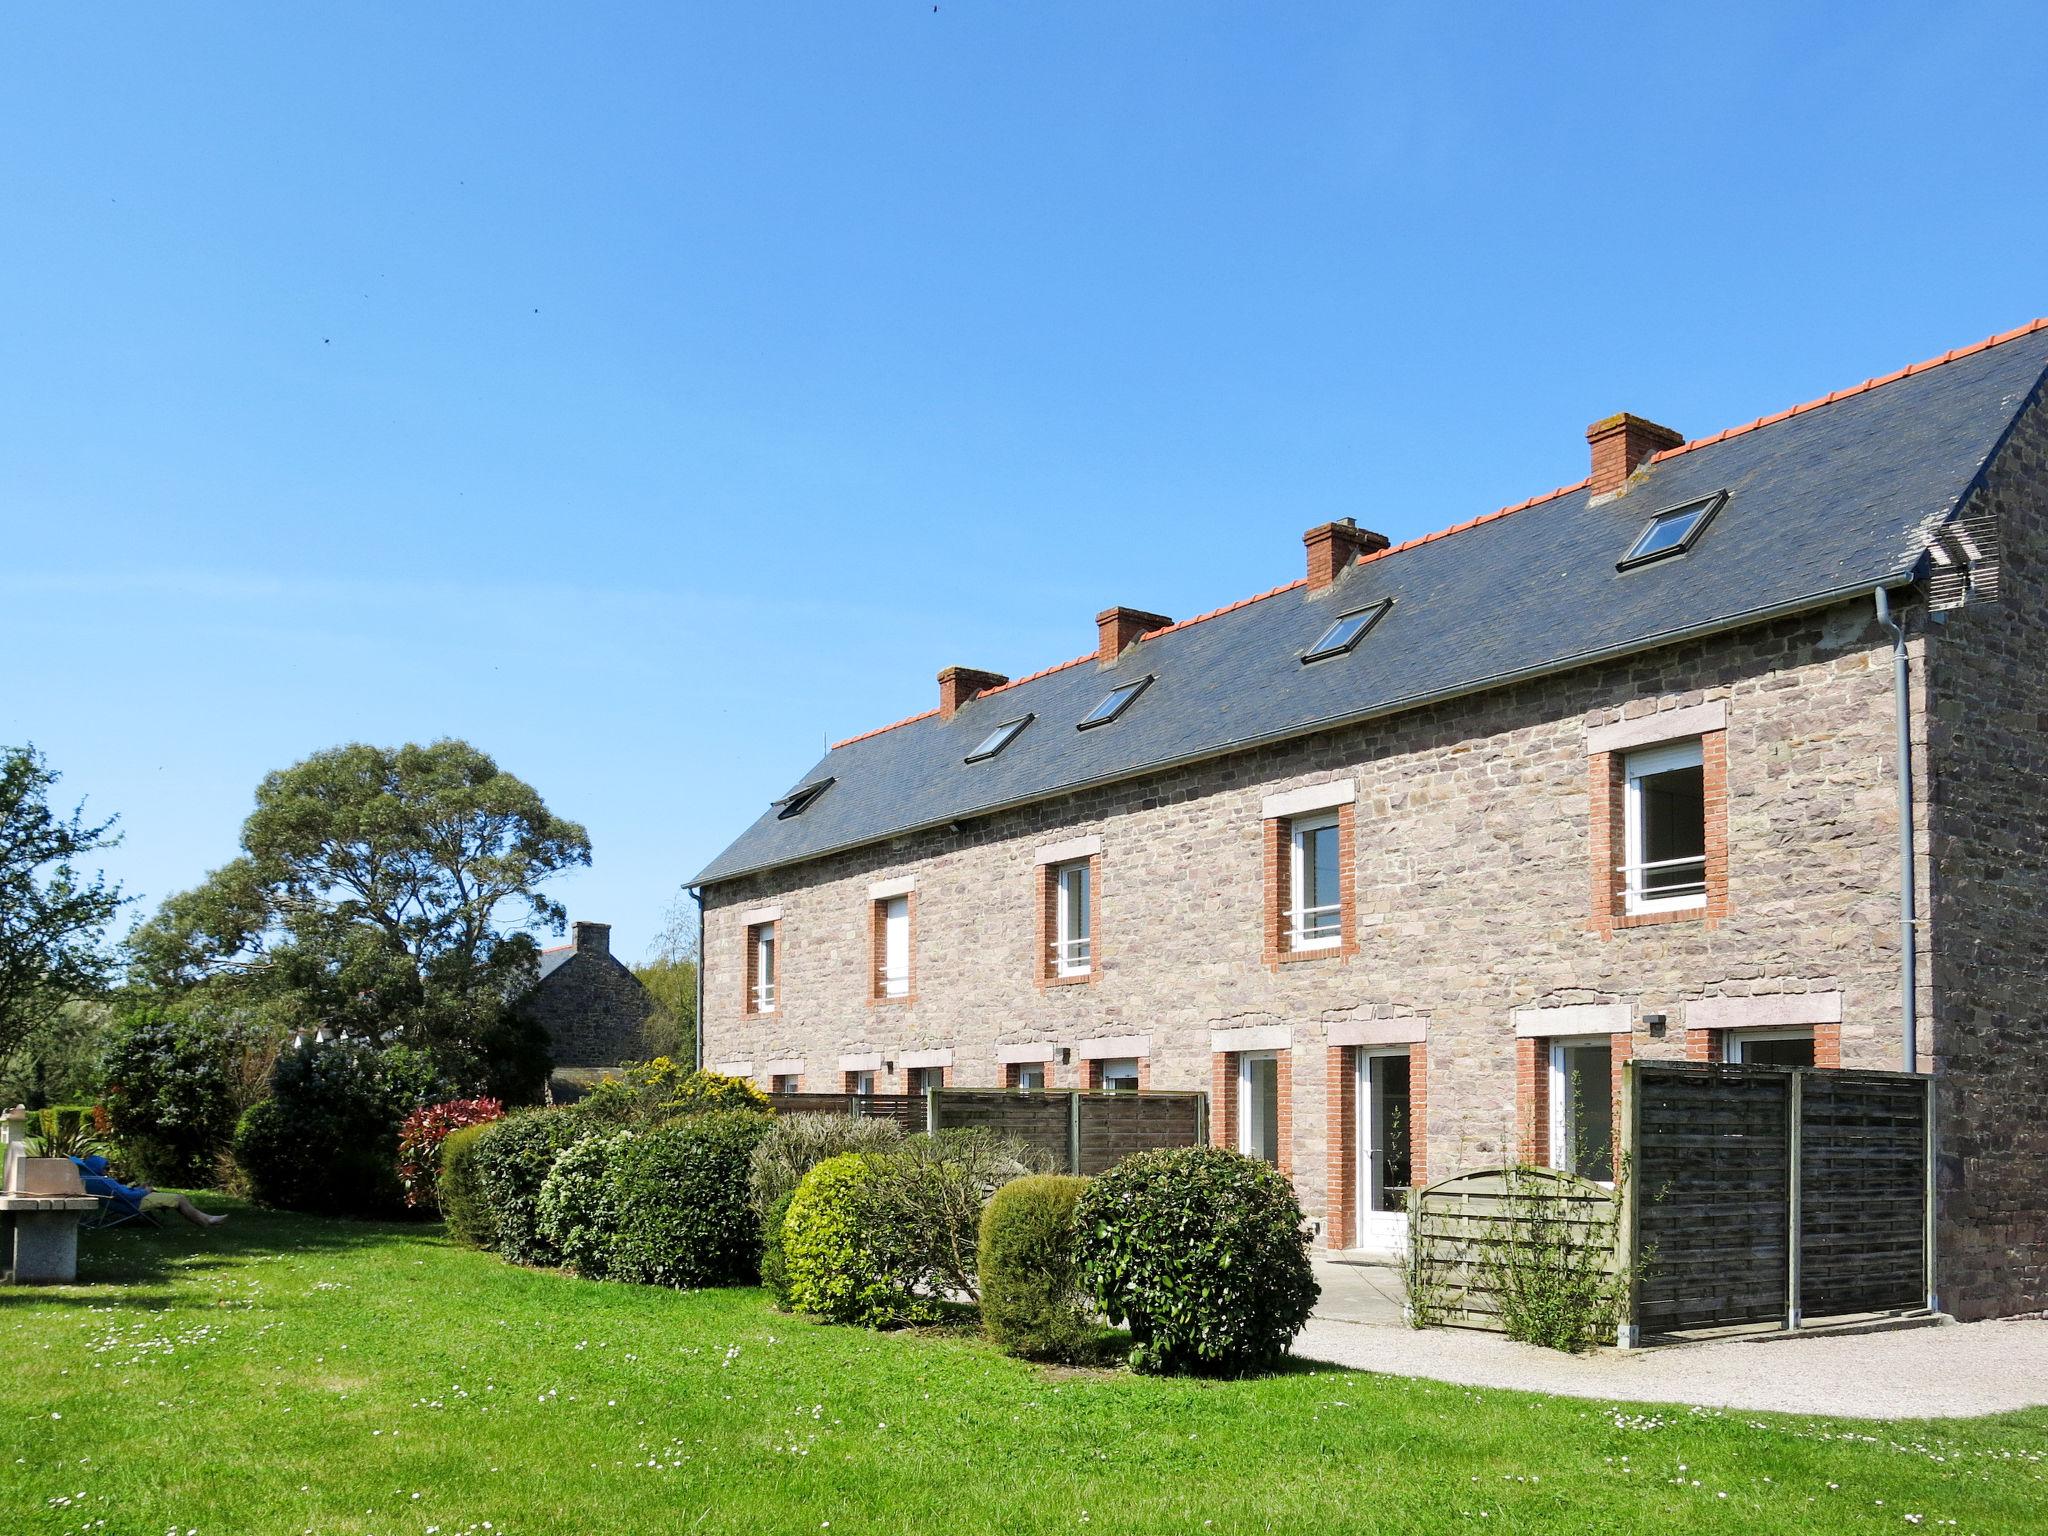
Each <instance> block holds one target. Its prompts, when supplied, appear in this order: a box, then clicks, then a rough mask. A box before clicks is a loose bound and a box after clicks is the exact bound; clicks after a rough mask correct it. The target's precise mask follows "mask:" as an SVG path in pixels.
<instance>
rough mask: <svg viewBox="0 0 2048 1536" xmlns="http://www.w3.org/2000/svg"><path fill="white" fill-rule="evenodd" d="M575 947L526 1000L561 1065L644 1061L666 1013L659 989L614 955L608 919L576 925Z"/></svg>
mask: <svg viewBox="0 0 2048 1536" xmlns="http://www.w3.org/2000/svg"><path fill="white" fill-rule="evenodd" d="M574 931H575V940H574V943H573V944H572V945H571V946H570V947H571V949H572V950H573V953H571V954H570V955H569V956H568V957H567V958H566V959H563V960H561V961H560V963H559V964H557V965H556V966H555V967H554V968H553V969H552V970H550V971H549V972H548V973H547V974H546V975H544V976H543V977H541V979H540V980H539V981H538V982H536V983H535V984H534V988H533V990H532V991H531V992H529V993H527V994H526V996H525V997H523V998H522V999H520V1002H519V1008H520V1011H521V1012H522V1013H525V1014H527V1015H528V1016H530V1017H532V1018H534V1019H537V1020H539V1022H540V1024H541V1027H542V1028H544V1029H545V1030H546V1031H547V1032H548V1044H549V1046H550V1048H551V1049H552V1050H553V1052H554V1057H555V1065H556V1066H557V1067H616V1066H619V1065H620V1064H622V1063H624V1062H629V1061H644V1060H645V1059H646V1058H647V1055H648V1049H647V1027H648V1025H649V1024H650V1023H651V1022H652V1021H653V1020H654V1019H655V1018H656V1016H657V1015H659V1014H660V1013H661V1005H660V1004H659V1003H657V1002H656V1001H655V1000H654V994H652V993H651V992H649V991H648V990H647V989H646V988H645V987H644V986H642V985H641V984H640V978H639V977H637V976H635V975H634V974H633V973H632V972H631V971H630V970H628V969H627V968H626V967H625V966H624V965H623V964H621V963H620V961H619V960H618V959H617V957H615V956H614V955H613V954H612V948H611V927H610V925H609V924H607V923H578V924H576V925H575V930H574Z"/></svg>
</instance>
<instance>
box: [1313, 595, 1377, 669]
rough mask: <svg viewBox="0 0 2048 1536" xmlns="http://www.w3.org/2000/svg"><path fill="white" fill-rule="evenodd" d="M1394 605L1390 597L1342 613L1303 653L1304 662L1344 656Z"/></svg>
mask: <svg viewBox="0 0 2048 1536" xmlns="http://www.w3.org/2000/svg"><path fill="white" fill-rule="evenodd" d="M1393 606H1394V600H1393V599H1392V598H1388V599H1387V600H1386V601H1385V602H1383V603H1374V604H1373V605H1372V606H1371V607H1370V608H1359V609H1356V610H1355V611H1353V612H1351V613H1340V614H1339V615H1337V618H1336V621H1335V622H1334V623H1332V624H1331V625H1330V627H1329V628H1328V629H1326V630H1324V631H1323V637H1322V638H1321V639H1320V640H1318V641H1316V643H1315V644H1314V645H1312V646H1310V647H1309V648H1308V649H1307V650H1305V651H1303V652H1302V653H1301V659H1302V660H1303V661H1304V662H1310V661H1321V660H1322V659H1323V658H1324V657H1326V656H1342V655H1343V654H1344V653H1345V652H1346V651H1348V650H1350V649H1351V648H1352V647H1353V646H1354V645H1356V644H1358V642H1359V641H1361V640H1363V639H1364V638H1365V633H1366V631H1367V630H1369V629H1371V628H1372V627H1373V625H1375V624H1377V623H1379V621H1380V617H1381V615H1383V614H1384V613H1385V612H1386V611H1387V610H1388V609H1389V608H1391V607H1393Z"/></svg>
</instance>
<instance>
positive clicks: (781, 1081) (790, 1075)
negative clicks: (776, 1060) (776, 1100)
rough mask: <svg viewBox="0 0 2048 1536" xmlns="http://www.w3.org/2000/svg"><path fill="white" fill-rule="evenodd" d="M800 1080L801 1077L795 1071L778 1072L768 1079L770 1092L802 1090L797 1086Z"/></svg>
mask: <svg viewBox="0 0 2048 1536" xmlns="http://www.w3.org/2000/svg"><path fill="white" fill-rule="evenodd" d="M798 1081H799V1079H798V1078H797V1075H796V1073H794V1072H778V1073H776V1074H775V1075H774V1076H773V1077H771V1078H769V1079H768V1091H769V1092H770V1093H797V1092H800V1091H801V1090H800V1089H799V1088H798V1086H797V1084H798Z"/></svg>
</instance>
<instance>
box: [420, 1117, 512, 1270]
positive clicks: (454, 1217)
mask: <svg viewBox="0 0 2048 1536" xmlns="http://www.w3.org/2000/svg"><path fill="white" fill-rule="evenodd" d="M497 1123H498V1122H497V1121H495V1120H486V1121H484V1122H483V1123H482V1124H480V1125H465V1126H463V1127H462V1128H461V1129H460V1130H456V1131H450V1132H449V1133H448V1135H447V1136H446V1137H445V1138H444V1139H443V1140H442V1142H441V1177H440V1178H439V1179H438V1180H437V1181H436V1182H435V1193H436V1195H437V1196H438V1197H439V1199H440V1202H441V1219H442V1220H443V1221H445V1222H446V1223H447V1224H448V1235H449V1236H450V1237H453V1238H454V1239H455V1240H456V1241H457V1242H459V1243H467V1244H469V1245H470V1247H472V1248H495V1247H497V1246H498V1224H497V1223H496V1222H495V1221H494V1220H492V1219H491V1206H490V1202H489V1201H488V1200H486V1199H485V1198H484V1192H483V1189H482V1187H481V1185H480V1184H479V1182H478V1178H477V1160H476V1151H477V1144H478V1143H479V1142H481V1141H482V1140H483V1137H484V1132H486V1131H488V1130H489V1129H490V1128H491V1127H492V1126H494V1125H496V1124H497Z"/></svg>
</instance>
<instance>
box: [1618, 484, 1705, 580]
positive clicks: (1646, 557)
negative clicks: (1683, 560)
mask: <svg viewBox="0 0 2048 1536" xmlns="http://www.w3.org/2000/svg"><path fill="white" fill-rule="evenodd" d="M1727 499H1728V493H1727V492H1726V491H1716V492H1715V493H1714V494H1713V495H1711V496H1707V497H1703V498H1702V499H1700V500H1699V501H1689V502H1687V503H1686V504H1685V505H1684V506H1682V507H1673V508H1672V509H1671V510H1670V511H1669V512H1659V513H1658V514H1657V515H1656V516H1655V517H1653V518H1651V519H1650V521H1649V524H1648V526H1646V527H1645V528H1644V529H1643V531H1642V533H1641V534H1639V535H1638V536H1637V537H1636V541H1635V544H1634V545H1633V546H1631V548H1630V549H1629V552H1628V553H1627V554H1625V555H1623V556H1622V557H1621V563H1620V564H1618V565H1617V566H1615V569H1616V570H1618V571H1625V570H1627V569H1628V568H1629V567H1630V566H1634V565H1647V564H1648V563H1649V562H1650V561H1652V560H1663V559H1666V558H1668V557H1669V556H1671V555H1682V554H1684V553H1685V552H1686V551H1687V550H1688V549H1691V548H1692V546H1693V544H1694V543H1695V542H1697V540H1698V539H1699V536H1700V534H1701V533H1702V532H1703V531H1704V530H1705V528H1706V526H1707V524H1708V523H1709V522H1710V521H1712V519H1713V516H1714V514H1715V513H1716V512H1718V511H1720V510H1721V503H1723V502H1724V501H1726V500H1727Z"/></svg>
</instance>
